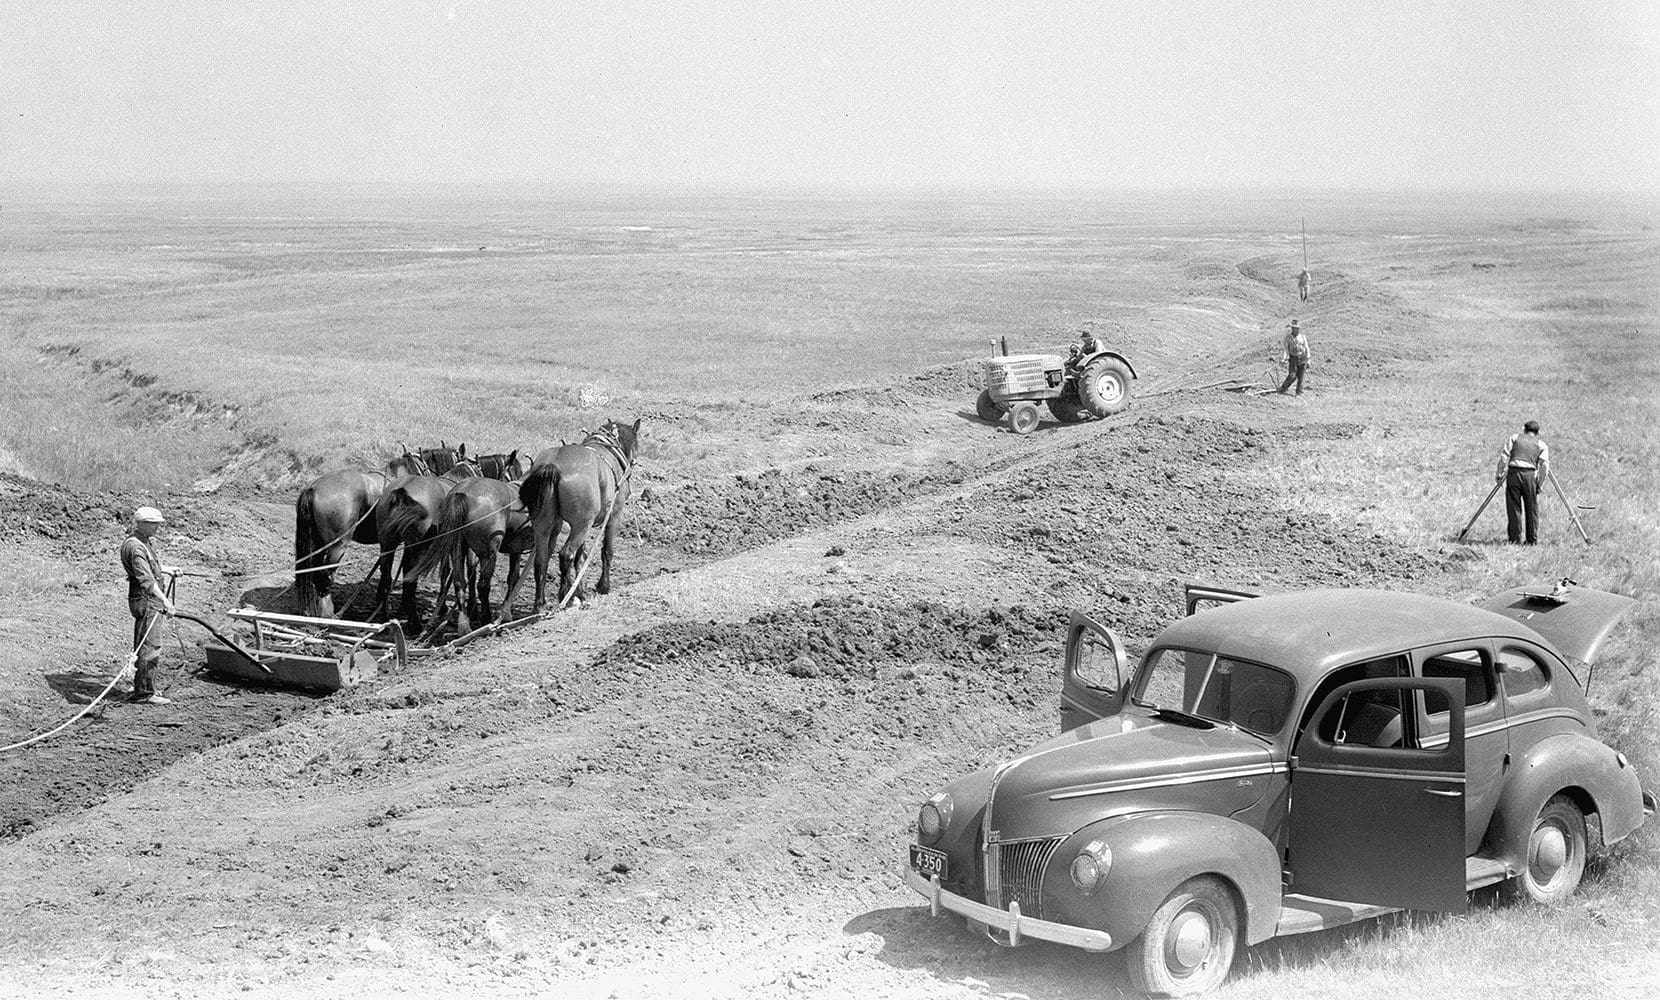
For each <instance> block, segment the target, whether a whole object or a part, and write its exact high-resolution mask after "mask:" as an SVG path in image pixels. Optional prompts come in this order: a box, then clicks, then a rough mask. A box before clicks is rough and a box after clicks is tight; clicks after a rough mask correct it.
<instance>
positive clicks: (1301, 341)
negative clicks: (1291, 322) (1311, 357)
mask: <svg viewBox="0 0 1660 1000" xmlns="http://www.w3.org/2000/svg"><path fill="white" fill-rule="evenodd" d="M1285 356H1286V359H1287V360H1293V361H1307V360H1308V338H1307V337H1305V336H1303V331H1301V330H1298V331H1297V332H1296V333H1288V334H1286V335H1285Z"/></svg>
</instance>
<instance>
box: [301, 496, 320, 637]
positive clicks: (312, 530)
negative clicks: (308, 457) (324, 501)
mask: <svg viewBox="0 0 1660 1000" xmlns="http://www.w3.org/2000/svg"><path fill="white" fill-rule="evenodd" d="M322 543H323V539H322V537H321V536H320V535H319V533H318V531H317V491H316V490H314V489H313V488H312V487H310V486H307V487H306V488H305V489H303V490H301V491H300V498H299V499H298V500H295V501H294V597H295V600H296V601H298V603H299V606H300V612H301V613H302V614H307V615H313V616H315V615H316V614H317V612H318V601H319V597H320V595H319V594H318V590H317V581H316V579H314V578H313V575H312V574H313V572H314V571H313V570H310V569H308V567H310V566H315V565H317V556H319V555H321V554H322V553H319V552H317V551H316V550H317V549H318V548H319V547H320V546H321V545H322Z"/></svg>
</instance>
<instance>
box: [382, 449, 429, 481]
mask: <svg viewBox="0 0 1660 1000" xmlns="http://www.w3.org/2000/svg"><path fill="white" fill-rule="evenodd" d="M386 474H387V475H389V476H428V475H431V474H432V473H431V472H430V471H429V470H428V468H427V464H426V463H425V462H423V461H422V460H421V456H419V455H416V454H413V453H412V452H410V451H409V449H407V448H405V449H404V453H403V454H402V455H394V456H393V457H392V459H391V460H390V461H388V462H387V463H386Z"/></svg>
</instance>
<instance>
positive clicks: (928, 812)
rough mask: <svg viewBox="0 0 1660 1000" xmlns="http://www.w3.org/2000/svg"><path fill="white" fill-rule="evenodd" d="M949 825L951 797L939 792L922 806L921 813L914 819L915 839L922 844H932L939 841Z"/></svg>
mask: <svg viewBox="0 0 1660 1000" xmlns="http://www.w3.org/2000/svg"><path fill="white" fill-rule="evenodd" d="M950 825H951V796H950V795H947V794H946V793H945V792H941V793H939V794H938V795H936V796H934V797H933V798H931V799H929V800H928V801H927V802H924V803H923V804H922V811H921V812H919V813H917V817H916V835H917V839H918V840H920V841H922V842H924V843H929V844H931V843H933V842H934V841H936V840H938V839H940V837H941V836H942V835H943V834H944V833H945V830H946V828H947V827H949V826H950Z"/></svg>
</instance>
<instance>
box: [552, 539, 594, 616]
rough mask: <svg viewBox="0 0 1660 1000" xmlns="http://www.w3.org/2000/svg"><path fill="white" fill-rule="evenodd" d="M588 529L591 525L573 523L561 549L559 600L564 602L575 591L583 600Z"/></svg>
mask: <svg viewBox="0 0 1660 1000" xmlns="http://www.w3.org/2000/svg"><path fill="white" fill-rule="evenodd" d="M588 531H589V526H588V525H586V524H585V525H583V526H582V527H580V528H578V527H577V526H576V525H574V524H573V525H571V535H570V537H569V538H567V539H565V547H564V548H562V549H560V550H559V601H560V603H561V604H563V603H564V601H565V599H566V598H568V597H570V596H571V594H572V593H573V591H574V592H575V593H576V599H577V600H579V601H580V600H582V592H581V591H582V570H583V565H584V564H585V563H586V562H587V561H588V558H587V557H588Z"/></svg>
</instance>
